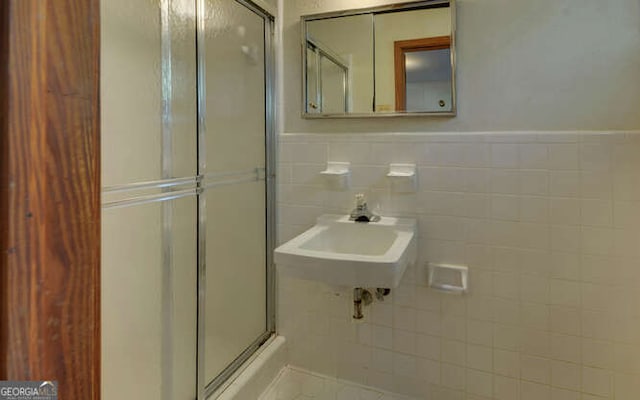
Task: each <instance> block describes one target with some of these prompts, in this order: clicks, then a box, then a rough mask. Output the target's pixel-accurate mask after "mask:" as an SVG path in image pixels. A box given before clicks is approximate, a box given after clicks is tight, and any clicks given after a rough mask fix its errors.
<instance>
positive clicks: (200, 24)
mask: <svg viewBox="0 0 640 400" xmlns="http://www.w3.org/2000/svg"><path fill="white" fill-rule="evenodd" d="M206 12H207V10H206V0H196V59H197V61H196V62H197V65H196V69H197V83H196V85H197V91H198V92H197V96H198V98H197V103H198V174H199V175H201V174H204V173H205V171H206V169H207V158H206V141H205V139H206V132H207V129H206V128H207V127H206V112H207V105H206V101H207V86H206V79H205V78H206V75H205V72H206V69H205V68H206V58H205V57H206V51H205V50H206V46H205V43H206V32H205V28H206V25H205V22H206ZM206 235H207V200H206V196H205V194H204V193H202V192H199V193H198V301H197V307H198V320H197V329H196V331H197V332H196V335H197V337H196V342H197V344H196V350H197V351H196V399H197V400H205V398H206V397H205V387H206V385H207V380H206V377H205V368H204V367H205V365H204V357H205V354H206V352H205V336H206V313H205V305H206V294H207V290H206V289H207V287H206V284H207V281H206V278H207V275H206V255H207V253H206V244H207V241H206Z"/></svg>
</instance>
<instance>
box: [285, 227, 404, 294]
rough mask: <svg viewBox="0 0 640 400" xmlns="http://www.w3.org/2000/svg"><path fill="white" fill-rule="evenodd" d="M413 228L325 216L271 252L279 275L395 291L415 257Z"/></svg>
mask: <svg viewBox="0 0 640 400" xmlns="http://www.w3.org/2000/svg"><path fill="white" fill-rule="evenodd" d="M416 236H417V223H416V220H415V219H410V218H392V217H382V218H381V219H380V221H378V222H368V223H362V222H353V221H349V216H348V215H323V216H321V217H319V218H318V221H317V223H316V225H314V226H313V227H312V228H310V229H309V230H307V231H305V232H303V233H302V234H300V235H298V236H296V237H295V238H293V239H291V240H290V241H288V242H287V243H285V244H283V245H282V246H280V247H278V248H277V249H276V250H275V256H274V260H275V263H276V264H277V265H278V268H279V269H280V271H282V272H283V273H285V274H287V275H290V276H295V277H297V278H302V279H309V280H318V281H322V282H325V283H329V284H333V285H343V286H351V287H365V288H395V287H398V285H399V284H400V279H402V275H403V274H404V271H405V270H406V269H407V266H408V265H409V264H412V263H414V262H415V260H416V255H417V244H416V243H417V240H416V239H417V238H416Z"/></svg>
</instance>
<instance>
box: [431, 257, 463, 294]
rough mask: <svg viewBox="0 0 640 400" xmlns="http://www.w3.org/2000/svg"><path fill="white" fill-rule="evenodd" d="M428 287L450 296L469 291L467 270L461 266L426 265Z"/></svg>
mask: <svg viewBox="0 0 640 400" xmlns="http://www.w3.org/2000/svg"><path fill="white" fill-rule="evenodd" d="M427 268H428V269H429V287H430V288H433V289H436V290H439V291H442V292H447V293H452V294H464V293H467V291H468V290H469V268H468V267H466V266H462V265H449V264H433V263H428V264H427Z"/></svg>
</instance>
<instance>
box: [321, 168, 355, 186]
mask: <svg viewBox="0 0 640 400" xmlns="http://www.w3.org/2000/svg"><path fill="white" fill-rule="evenodd" d="M320 174H321V175H322V176H324V177H325V180H326V182H327V185H328V186H329V187H330V188H332V189H334V190H347V189H349V188H350V187H351V163H350V162H339V161H329V162H327V168H326V169H325V170H324V171H320Z"/></svg>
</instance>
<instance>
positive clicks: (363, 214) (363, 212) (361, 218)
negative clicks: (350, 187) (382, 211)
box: [349, 193, 380, 222]
mask: <svg viewBox="0 0 640 400" xmlns="http://www.w3.org/2000/svg"><path fill="white" fill-rule="evenodd" d="M349 220H350V221H356V222H378V221H380V216H379V215H375V214H374V213H372V212H371V211H369V208H368V207H367V202H366V201H365V200H364V194H362V193H359V194H356V208H354V209H353V211H351V215H350V216H349Z"/></svg>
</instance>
